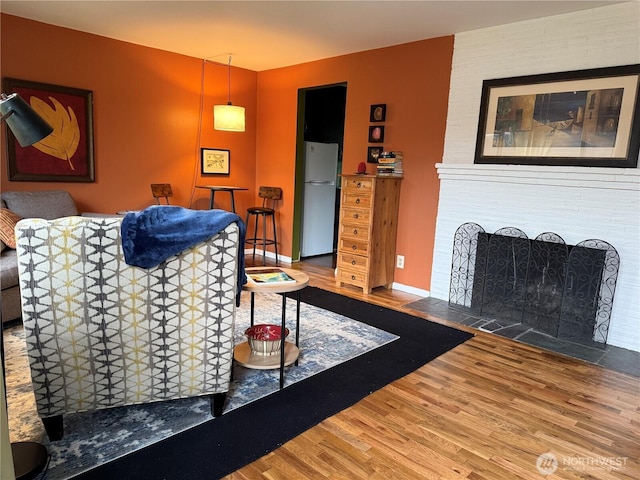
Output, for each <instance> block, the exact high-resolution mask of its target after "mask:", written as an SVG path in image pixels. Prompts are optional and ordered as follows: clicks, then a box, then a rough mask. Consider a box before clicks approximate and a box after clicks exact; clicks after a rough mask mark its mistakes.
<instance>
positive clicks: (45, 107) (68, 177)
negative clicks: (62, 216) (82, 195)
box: [3, 78, 95, 182]
mask: <svg viewBox="0 0 640 480" xmlns="http://www.w3.org/2000/svg"><path fill="white" fill-rule="evenodd" d="M3 92H5V93H6V94H10V93H17V94H18V95H20V96H21V97H22V98H23V99H24V101H25V102H27V103H28V104H29V105H31V107H32V108H33V109H34V110H35V111H36V112H37V113H38V114H39V115H40V116H41V117H42V118H44V119H45V120H46V121H47V123H49V124H50V125H51V126H52V127H53V133H51V135H49V136H48V137H46V138H44V139H42V140H41V141H39V142H38V143H35V144H33V145H32V146H30V147H25V148H23V147H21V146H20V144H19V143H18V141H17V140H16V139H15V137H14V136H13V134H12V133H11V130H10V129H7V130H6V132H7V160H8V167H9V180H11V181H18V182H20V181H21V182H93V181H95V174H94V158H93V92H92V91H90V90H83V89H80V88H72V87H63V86H59V85H49V84H46V83H38V82H31V81H27V80H17V79H14V78H5V79H4V82H3Z"/></svg>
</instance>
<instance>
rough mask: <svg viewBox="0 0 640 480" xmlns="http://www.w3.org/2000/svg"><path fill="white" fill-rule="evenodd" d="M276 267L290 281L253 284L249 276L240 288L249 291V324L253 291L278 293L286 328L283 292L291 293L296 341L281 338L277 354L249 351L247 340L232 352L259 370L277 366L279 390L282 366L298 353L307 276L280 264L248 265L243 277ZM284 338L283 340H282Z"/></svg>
mask: <svg viewBox="0 0 640 480" xmlns="http://www.w3.org/2000/svg"><path fill="white" fill-rule="evenodd" d="M273 270H280V271H282V272H284V273H286V274H287V275H288V276H289V277H291V278H292V279H293V280H294V281H293V282H288V283H256V282H254V281H253V280H251V277H249V279H248V281H247V283H246V284H244V285H243V287H242V289H243V290H245V291H247V292H249V293H251V326H253V325H254V313H255V294H256V293H281V294H282V321H281V327H282V332H284V331H285V328H286V316H287V315H286V311H287V295H286V294H287V293H289V292H295V299H296V340H295V345H294V344H292V343H291V342H287V341H282V342H281V343H280V353H279V354H278V355H260V354H258V353H255V352H252V351H251V348H250V347H249V343H248V342H242V343H241V344H239V345H237V346H236V347H235V349H234V352H233V357H234V359H235V360H236V361H237V362H238V363H239V364H240V365H242V366H244V367H247V368H254V369H259V370H266V369H272V368H280V389H282V387H283V385H284V367H285V366H288V365H291V364H292V363H295V364H296V365H297V364H298V356H299V354H300V349H299V342H300V291H301V290H302V289H303V288H305V287H306V286H307V285H309V276H308V275H307V274H306V273H304V272H300V271H298V270H293V269H291V268H282V267H250V268H247V269H246V272H247V276H249V274H251V273H260V272H264V271H273ZM283 340H284V339H283Z"/></svg>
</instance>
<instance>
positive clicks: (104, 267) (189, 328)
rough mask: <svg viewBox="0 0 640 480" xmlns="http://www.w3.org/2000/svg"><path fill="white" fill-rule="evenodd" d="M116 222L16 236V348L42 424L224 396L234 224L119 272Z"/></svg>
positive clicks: (22, 229) (93, 221) (42, 224)
mask: <svg viewBox="0 0 640 480" xmlns="http://www.w3.org/2000/svg"><path fill="white" fill-rule="evenodd" d="M120 224H121V219H120V218H87V217H66V218H62V219H58V220H43V219H26V220H22V221H20V222H19V223H18V226H17V227H16V237H17V248H16V250H17V252H18V263H19V275H20V288H21V297H22V312H23V321H24V328H25V338H26V342H27V349H28V355H29V362H30V366H31V376H32V380H33V386H34V390H35V396H36V402H37V407H38V413H39V415H40V416H41V417H42V418H43V419H45V418H46V417H53V416H59V415H62V414H65V413H72V412H80V411H86V410H95V409H100V408H107V407H115V406H121V405H130V404H136V403H146V402H153V401H160V400H171V399H177V398H184V397H191V396H199V395H212V394H220V393H224V392H227V390H228V388H229V382H230V379H231V367H232V361H233V327H234V318H235V309H236V303H235V300H236V293H237V288H236V286H237V268H238V265H237V263H238V251H239V250H238V249H239V228H238V225H237V224H235V223H232V224H231V225H229V226H228V227H227V228H226V229H224V230H223V231H221V232H220V233H218V234H216V235H214V236H213V237H212V238H210V239H209V240H207V241H206V242H202V243H200V244H198V245H196V246H195V247H193V248H191V249H189V250H187V251H185V252H182V253H180V254H179V255H176V256H172V257H170V258H169V259H167V260H166V261H164V262H162V263H161V264H160V265H158V266H157V267H153V268H150V269H143V268H139V267H133V266H130V265H128V264H126V263H125V260H124V254H123V250H122V245H121V238H120ZM45 425H46V422H45Z"/></svg>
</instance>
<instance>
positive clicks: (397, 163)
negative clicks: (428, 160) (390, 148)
mask: <svg viewBox="0 0 640 480" xmlns="http://www.w3.org/2000/svg"><path fill="white" fill-rule="evenodd" d="M402 160H403V156H402V152H398V151H395V152H382V153H381V154H380V156H379V157H378V175H386V176H393V177H401V176H402V175H403V173H404V170H403V169H402Z"/></svg>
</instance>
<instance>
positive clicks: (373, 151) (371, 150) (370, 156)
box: [367, 146, 384, 163]
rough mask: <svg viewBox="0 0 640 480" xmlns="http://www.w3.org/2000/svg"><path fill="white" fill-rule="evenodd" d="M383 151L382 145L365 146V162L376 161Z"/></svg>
mask: <svg viewBox="0 0 640 480" xmlns="http://www.w3.org/2000/svg"><path fill="white" fill-rule="evenodd" d="M383 151H384V147H382V146H379V147H377V146H376V147H367V163H378V157H379V156H380V154H381V153H382V152H383Z"/></svg>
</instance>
